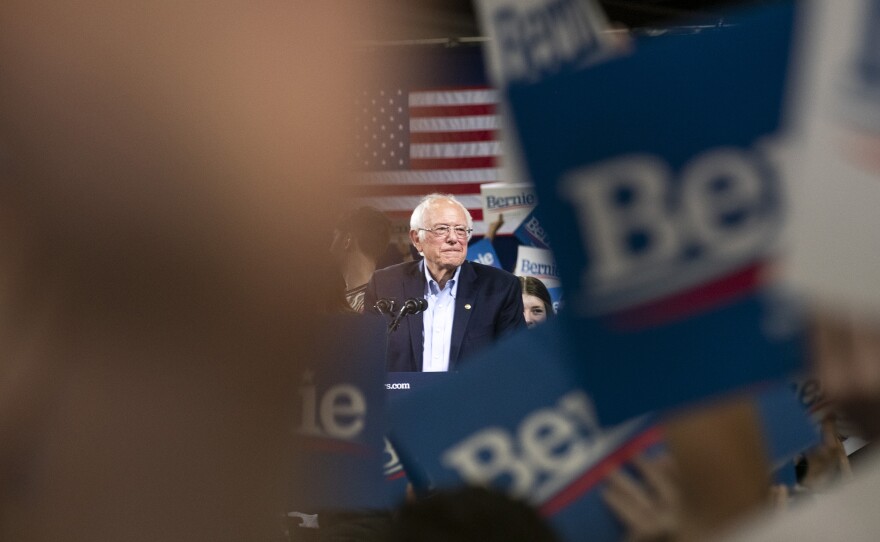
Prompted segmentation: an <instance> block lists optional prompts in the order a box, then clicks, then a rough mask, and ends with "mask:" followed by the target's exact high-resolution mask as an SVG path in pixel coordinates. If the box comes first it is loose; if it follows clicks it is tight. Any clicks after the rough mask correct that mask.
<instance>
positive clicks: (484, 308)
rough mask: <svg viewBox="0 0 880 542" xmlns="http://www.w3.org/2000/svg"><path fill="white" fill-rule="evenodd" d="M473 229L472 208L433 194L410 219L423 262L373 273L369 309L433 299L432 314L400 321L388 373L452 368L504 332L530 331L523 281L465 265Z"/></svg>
mask: <svg viewBox="0 0 880 542" xmlns="http://www.w3.org/2000/svg"><path fill="white" fill-rule="evenodd" d="M472 231H473V219H472V218H471V216H470V213H469V212H468V210H467V209H466V208H465V207H464V206H463V205H462V204H461V203H460V202H459V201H458V200H456V199H455V198H454V197H453V196H450V195H445V194H430V195H428V196H425V197H424V198H423V199H422V202H421V203H420V204H419V205H418V207H416V208H415V210H414V211H413V214H412V218H411V219H410V232H409V235H410V240H411V241H412V243H413V245H414V246H415V247H416V249H417V250H418V251H419V253H420V254H421V255H422V256H423V259H422V260H419V261H415V262H406V263H402V264H399V265H394V266H391V267H388V268H385V269H382V270H379V271H376V272H375V273H374V274H373V278H372V279H371V280H370V283H369V284H368V285H367V292H366V297H365V301H364V303H365V305H366V306H367V307H368V308H369V307H373V306H374V305H375V303H376V301H378V300H380V299H390V300H394V301H395V304H396V306H397V307H398V308H399V307H400V306H401V305H402V304H403V303H404V301H405V300H407V299H412V298H417V299H425V300H427V302H428V307H427V309H426V310H425V311H424V312H422V313H419V314H415V315H411V316H408V317H405V318H402V319H401V325H400V327H399V328H398V329H397V330H395V331H392V332H391V335H390V336H389V339H388V353H387V368H388V370H389V371H425V372H436V371H449V370H455V369H457V368H458V367H459V365H460V362H461V360H462V359H465V358H467V357H468V356H470V355H471V354H473V353H474V352H477V351H479V350H480V349H482V348H485V347H486V346H488V345H489V344H491V343H492V342H493V341H495V340H496V339H498V338H499V337H501V336H502V335H504V334H506V333H509V332H511V331H513V330H516V329H520V328H524V327H525V320H524V319H523V304H522V295H521V292H520V287H519V282H518V281H517V279H516V277H514V276H513V275H511V274H510V273H507V272H506V271H502V270H500V269H495V268H494V267H488V266H485V265H481V264H478V263H474V262H469V261H466V258H465V256H466V255H467V243H468V240H469V239H470V237H471V232H472Z"/></svg>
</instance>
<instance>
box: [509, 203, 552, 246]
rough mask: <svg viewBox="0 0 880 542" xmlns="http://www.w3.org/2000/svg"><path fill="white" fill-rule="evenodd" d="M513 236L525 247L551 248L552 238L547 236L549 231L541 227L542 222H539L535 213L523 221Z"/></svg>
mask: <svg viewBox="0 0 880 542" xmlns="http://www.w3.org/2000/svg"><path fill="white" fill-rule="evenodd" d="M513 234H514V235H515V236H516V238H517V239H519V240H520V242H521V243H522V244H524V245H528V246H530V247H536V248H546V249H549V248H550V236H549V235H548V234H547V230H545V229H544V228H543V227H541V221H540V220H538V217H537V216H536V215H535V212H534V211H532V212H531V213H529V214H528V216H526V217H525V218H524V219H523V221H522V222H521V223H520V225H519V226H518V227H517V228H516V230H515V231H514V232H513Z"/></svg>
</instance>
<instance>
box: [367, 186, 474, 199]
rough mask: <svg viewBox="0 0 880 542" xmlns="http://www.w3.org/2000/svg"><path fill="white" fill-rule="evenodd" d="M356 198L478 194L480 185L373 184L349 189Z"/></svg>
mask: <svg viewBox="0 0 880 542" xmlns="http://www.w3.org/2000/svg"><path fill="white" fill-rule="evenodd" d="M351 192H353V193H354V195H356V196H423V195H425V194H431V193H433V192H440V193H442V194H455V195H456V196H459V195H462V194H469V195H470V194H473V195H475V196H477V195H479V194H480V183H462V184H373V185H357V186H353V187H351Z"/></svg>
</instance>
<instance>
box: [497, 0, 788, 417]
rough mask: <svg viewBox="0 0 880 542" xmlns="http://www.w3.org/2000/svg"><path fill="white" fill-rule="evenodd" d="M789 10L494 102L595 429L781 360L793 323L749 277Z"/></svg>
mask: <svg viewBox="0 0 880 542" xmlns="http://www.w3.org/2000/svg"><path fill="white" fill-rule="evenodd" d="M794 11H795V10H794V7H793V5H792V4H791V3H779V4H773V5H770V6H769V7H762V8H760V10H755V11H754V12H752V13H750V14H749V13H747V14H744V15H743V16H742V17H741V18H740V19H739V24H738V25H737V26H735V27H733V28H725V29H723V30H719V31H717V32H708V33H701V34H698V35H694V36H689V37H687V38H683V37H680V38H676V39H668V40H653V41H650V42H646V43H640V44H638V46H637V48H636V52H635V53H634V54H632V55H630V56H627V57H624V58H621V59H617V60H614V61H610V62H608V63H606V64H602V65H599V66H595V67H593V68H590V69H587V70H582V71H579V72H566V73H560V74H558V75H556V76H550V77H547V78H545V79H543V80H541V81H538V82H536V83H534V84H522V83H516V82H514V83H512V84H511V85H510V87H509V89H508V98H509V101H510V106H511V107H510V109H511V111H512V114H513V117H514V121H515V124H516V128H517V132H518V137H519V140H520V142H521V144H522V147H523V152H524V155H525V159H526V163H527V166H528V168H529V170H530V174H531V178H532V179H533V181H534V182H535V184H536V188H537V191H538V198H539V200H540V201H541V205H542V206H543V207H544V212H543V213H542V215H541V216H542V218H543V220H542V226H544V228H545V229H546V230H547V231H548V232H549V234H550V236H551V237H552V239H553V243H554V253H555V254H556V256H557V264H558V266H559V270H560V274H561V278H562V282H563V284H565V287H566V310H565V311H564V313H563V314H564V315H565V317H564V318H563V323H564V324H565V325H566V331H567V333H566V336H567V338H568V339H569V340H570V341H571V342H572V345H573V348H574V349H575V351H576V352H577V354H578V355H577V356H576V359H578V360H585V361H579V362H578V363H576V364H575V369H576V370H577V372H578V374H579V376H580V380H581V382H583V385H584V386H585V387H586V389H587V390H588V391H589V392H590V394H591V396H592V397H593V399H594V401H595V402H596V408H597V410H598V412H599V415H600V418H601V419H602V421H603V422H605V423H616V422H619V421H622V420H625V419H628V418H630V417H632V416H633V415H636V414H638V413H640V412H644V411H647V410H659V409H665V408H669V407H672V406H677V405H680V404H682V403H686V402H689V401H693V400H696V399H699V398H701V397H704V396H707V395H711V394H716V393H720V392H723V391H727V390H730V389H732V388H735V387H737V386H741V385H743V384H746V383H750V382H755V381H760V380H765V379H769V378H774V377H778V376H781V375H782V374H784V373H786V372H788V371H790V370H793V369H794V368H796V367H797V366H798V364H799V361H800V358H801V357H802V352H801V344H800V342H801V329H802V328H801V324H800V322H799V320H798V317H797V311H796V310H794V309H793V308H792V306H791V304H790V303H789V302H788V300H787V299H786V298H785V296H782V295H779V293H778V292H777V291H776V290H774V289H773V288H772V284H768V283H767V281H766V280H765V278H766V268H767V264H768V262H769V261H770V259H771V258H772V254H773V250H774V248H775V243H776V241H777V235H778V233H779V230H780V225H781V220H782V216H783V213H782V210H783V195H782V194H781V188H780V186H781V185H780V183H779V179H778V178H777V170H776V168H775V167H774V162H773V158H772V149H773V145H774V136H777V135H779V133H780V132H781V130H782V111H783V106H784V98H785V82H786V74H787V71H788V70H787V67H788V60H789V55H790V43H791V38H792V26H793V18H794Z"/></svg>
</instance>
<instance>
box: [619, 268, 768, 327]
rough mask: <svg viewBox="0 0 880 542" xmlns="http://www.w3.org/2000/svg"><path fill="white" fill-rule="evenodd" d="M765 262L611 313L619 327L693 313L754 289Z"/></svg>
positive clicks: (670, 319)
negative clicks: (690, 288)
mask: <svg viewBox="0 0 880 542" xmlns="http://www.w3.org/2000/svg"><path fill="white" fill-rule="evenodd" d="M764 269H765V264H764V262H761V263H757V264H754V265H750V266H748V267H746V268H744V269H740V270H739V271H737V272H735V273H732V274H730V275H727V276H724V277H722V278H720V279H718V280H714V281H712V282H710V283H708V284H703V285H700V286H699V287H698V288H694V289H692V290H688V291H686V292H681V293H678V294H675V295H672V296H669V297H665V298H663V299H659V300H657V301H653V302H651V303H648V304H645V305H640V306H638V307H634V308H632V309H627V310H625V311H622V312H619V313H616V314H613V315H611V325H612V326H614V327H616V328H618V329H627V330H632V329H638V328H644V327H651V326H655V325H658V324H666V323H669V322H671V321H674V320H679V319H682V318H685V317H689V316H693V315H694V314H697V313H700V312H702V311H705V310H707V309H712V308H715V307H718V306H719V305H721V304H723V303H727V302H729V301H733V300H735V299H738V298H741V297H743V296H745V295H746V294H748V293H750V292H753V291H754V290H755V289H756V288H757V287H758V286H759V285H760V284H761V283H762V282H763V276H764V273H763V271H764Z"/></svg>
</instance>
